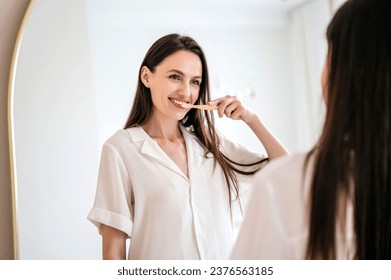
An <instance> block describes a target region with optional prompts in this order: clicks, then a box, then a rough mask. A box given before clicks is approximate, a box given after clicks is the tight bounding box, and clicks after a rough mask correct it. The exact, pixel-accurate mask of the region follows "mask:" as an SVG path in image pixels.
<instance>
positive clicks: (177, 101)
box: [169, 98, 190, 109]
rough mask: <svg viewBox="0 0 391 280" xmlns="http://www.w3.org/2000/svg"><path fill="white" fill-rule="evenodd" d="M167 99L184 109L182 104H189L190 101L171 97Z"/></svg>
mask: <svg viewBox="0 0 391 280" xmlns="http://www.w3.org/2000/svg"><path fill="white" fill-rule="evenodd" d="M169 99H170V100H171V102H172V103H174V104H177V105H179V106H180V107H182V108H183V109H186V108H185V107H184V106H183V105H185V104H189V103H190V102H183V101H179V100H176V99H172V98H169Z"/></svg>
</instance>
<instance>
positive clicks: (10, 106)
mask: <svg viewBox="0 0 391 280" xmlns="http://www.w3.org/2000/svg"><path fill="white" fill-rule="evenodd" d="M34 3H35V0H30V3H29V4H28V7H27V9H26V12H25V14H24V16H23V19H22V22H21V24H20V27H19V31H18V35H17V37H16V41H15V46H14V51H13V54H12V60H11V67H10V76H9V81H8V100H7V112H8V143H9V157H10V172H11V174H10V178H11V206H12V232H13V253H14V259H15V260H18V259H19V258H20V248H19V224H18V197H17V190H18V184H17V172H16V157H15V134H14V89H15V79H16V70H17V63H18V58H19V51H20V46H21V43H22V38H23V34H24V30H25V27H26V23H27V21H28V18H29V17H30V14H31V10H32V7H33V6H34Z"/></svg>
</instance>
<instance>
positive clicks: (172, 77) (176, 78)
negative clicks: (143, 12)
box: [169, 74, 181, 81]
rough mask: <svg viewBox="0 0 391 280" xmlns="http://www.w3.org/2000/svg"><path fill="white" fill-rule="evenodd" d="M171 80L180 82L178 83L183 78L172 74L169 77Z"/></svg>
mask: <svg viewBox="0 0 391 280" xmlns="http://www.w3.org/2000/svg"><path fill="white" fill-rule="evenodd" d="M169 78H170V79H172V80H178V81H179V80H180V79H181V77H180V76H179V75H178V74H172V75H170V76H169Z"/></svg>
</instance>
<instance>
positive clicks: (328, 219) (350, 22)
mask: <svg viewBox="0 0 391 280" xmlns="http://www.w3.org/2000/svg"><path fill="white" fill-rule="evenodd" d="M327 40H328V43H329V53H328V62H327V63H328V67H327V68H328V80H327V86H326V89H325V91H324V95H325V100H326V105H327V114H326V120H325V125H324V129H323V132H322V135H321V138H320V140H319V142H318V144H317V145H316V147H315V148H314V149H313V150H312V151H311V152H310V154H309V155H310V156H311V155H313V156H314V157H315V164H314V175H313V181H312V186H311V187H312V189H311V194H310V198H311V201H312V202H311V205H310V217H309V219H310V233H309V240H308V247H307V258H309V259H334V258H335V257H336V246H335V232H336V223H337V222H338V220H337V218H339V217H341V215H343V213H344V212H343V210H344V205H346V202H347V201H352V202H353V208H354V210H353V213H354V214H353V215H354V216H353V221H354V234H355V236H354V237H355V255H354V257H355V258H356V259H391V207H390V205H391V126H390V122H391V1H389V0H348V1H347V2H346V3H345V4H344V5H343V6H342V7H341V8H340V9H339V10H338V11H337V13H336V14H335V16H334V17H333V19H332V21H331V23H330V24H329V27H328V29H327Z"/></svg>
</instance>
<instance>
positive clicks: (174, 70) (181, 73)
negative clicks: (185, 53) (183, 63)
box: [167, 69, 202, 79]
mask: <svg viewBox="0 0 391 280" xmlns="http://www.w3.org/2000/svg"><path fill="white" fill-rule="evenodd" d="M167 72H176V73H178V74H180V75H182V76H185V74H184V73H183V72H182V71H180V70H178V69H171V70H168V71H167ZM192 78H193V79H202V76H194V77H192Z"/></svg>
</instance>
